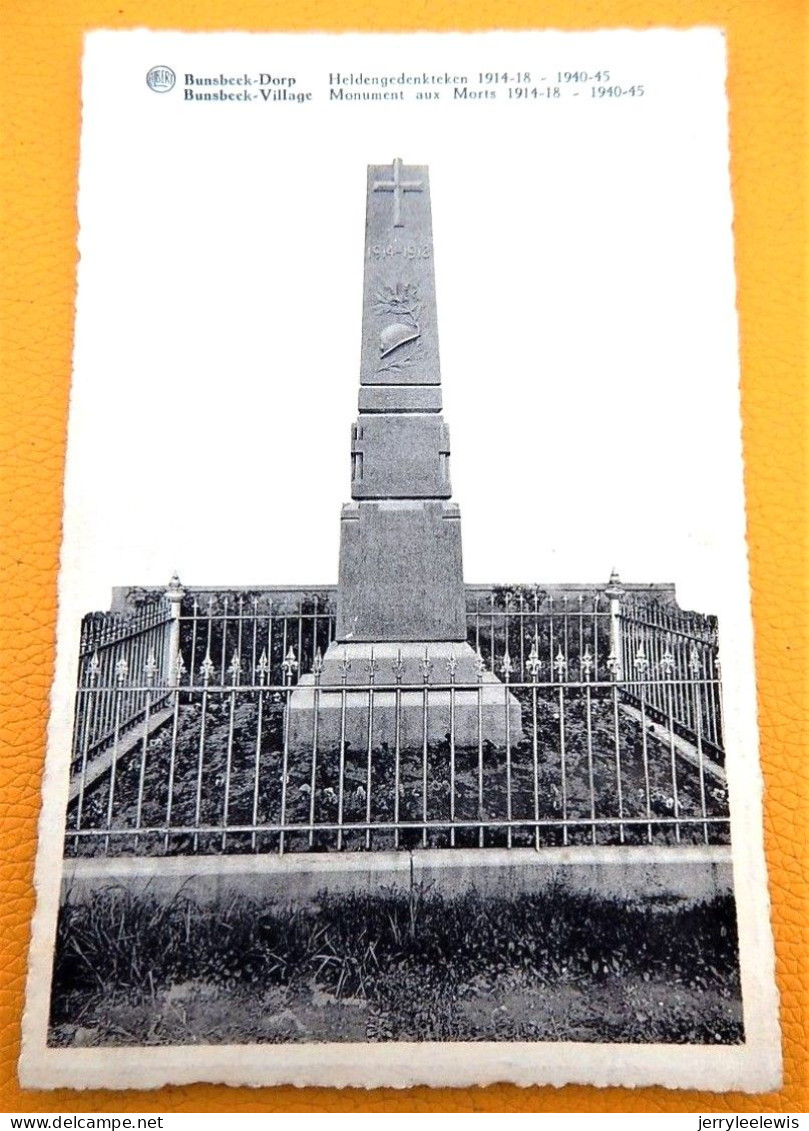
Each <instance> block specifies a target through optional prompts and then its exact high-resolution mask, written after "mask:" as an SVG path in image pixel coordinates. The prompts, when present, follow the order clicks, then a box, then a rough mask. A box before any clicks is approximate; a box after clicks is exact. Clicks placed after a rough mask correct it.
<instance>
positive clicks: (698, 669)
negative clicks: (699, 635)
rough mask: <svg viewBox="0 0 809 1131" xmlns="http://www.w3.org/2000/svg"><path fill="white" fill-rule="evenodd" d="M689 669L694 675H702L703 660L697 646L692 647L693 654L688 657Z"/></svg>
mask: <svg viewBox="0 0 809 1131" xmlns="http://www.w3.org/2000/svg"><path fill="white" fill-rule="evenodd" d="M688 667H689V670H690V671H691V674H692V675H694V676H700V675H702V660H701V659H700V656H699V652H698V651H697V646H696V644H692V645H691V654H690V655H689V657H688Z"/></svg>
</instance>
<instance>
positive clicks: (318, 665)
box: [312, 648, 323, 676]
mask: <svg viewBox="0 0 809 1131" xmlns="http://www.w3.org/2000/svg"><path fill="white" fill-rule="evenodd" d="M322 672H323V654H322V652H321V651H320V649H319V648H318V650H317V651H316V652H315V658H314V660H312V675H314V676H319V675H321V674H322Z"/></svg>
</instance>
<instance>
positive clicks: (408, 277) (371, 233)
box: [290, 158, 521, 745]
mask: <svg viewBox="0 0 809 1131" xmlns="http://www.w3.org/2000/svg"><path fill="white" fill-rule="evenodd" d="M449 454H450V446H449V430H448V428H447V425H446V424H445V422H444V418H443V416H442V415H441V370H440V364H439V352H438V327H437V320H436V301H435V275H434V269H433V234H432V220H431V213H430V183H429V177H428V170H427V167H426V166H424V165H407V166H405V165H403V164H402V162H401V160H399V159H398V158H397V159H396V160H395V161H394V162H393V165H392V166H391V165H387V166H380V165H371V166H370V167H369V169H368V188H367V212H366V225H365V283H364V292H363V316H362V357H361V365H360V393H359V416H358V418H357V422H356V424H354V425H353V427H352V434H351V499H352V501H351V502H350V503H346V504H345V505H344V506H343V513H342V522H341V529H340V572H339V585H338V595H337V632H336V639H335V641H334V643H332V644H331V645H330V647H329V649H328V651H327V653H326V655H325V657H324V658H323V667H322V671H321V672H320V673H318V675H317V680H318V682H319V685H320V687H322V688H335V687H338V686H340V685H341V684H342V685H347V686H349V687H351V686H355V687H356V685H358V684H361V685H363V686H367V685H368V684H369V681H372V682H373V683H374V684H375V685H377V686H380V685H381V686H383V687H384V686H386V687H388V688H390V687H391V686H393V685H396V686H401V687H402V688H404V689H406V688H407V687H408V685H409V686H411V687H412V686H413V685H414V684H418V685H420V688H421V686H422V685H424V684H425V683H428V684H433V685H438V686H439V687H440V686H443V687H444V689H445V691H444V692H443V693H442V692H441V691H439V690H436V691H435V692H432V693H431V695H430V701H429V711H428V732H429V733H428V737H429V738H430V739H433V740H442V739H444V738H445V736H446V734H447V732H448V731H449V729H450V727H449V699H450V696H449V691H448V690H446V688H447V685H448V684H450V683H453V684H455V685H459V690H458V691H456V692H455V693H454V696H453V699H454V703H453V710H454V726H455V735H456V742H457V743H458V744H459V745H462V744H469V745H472V744H476V743H477V742H478V740H479V737H480V735H481V734H482V737H483V738H484V739H487V740H489V741H492V742H502V741H504V738H505V736H506V733H507V731H508V733H509V737H510V738H511V740H512V741H519V738H520V737H521V726H520V707H519V704H518V703H517V701H516V699H514V697H513V695H511V694H510V693H509V692H508V690H507V689H506V688H505V687H504V686H503V685H502V684H501V683H500V682H499V680H497V678H496V677H495V676H494V675H493V674H492V673H486V672H481V671H480V663H479V661H478V657H476V655H475V653H474V652H473V650H472V648H471V647H470V646H469V644H467V642H466V638H467V629H466V604H465V596H464V583H463V567H462V561H461V516H460V511H459V508H458V505H457V503H453V502H451V501H450V500H451V495H452V491H451V487H450V476H449ZM369 677H370V680H369ZM314 685H315V677H311V676H308V677H302V679H301V682H300V684H299V685H298V688H297V689H296V691H295V692H294V694H293V696H292V702H291V706H290V726H291V731H290V735H291V737H292V738H294V740H295V741H296V742H298V741H307V740H308V737H309V736H310V735H311V732H312V723H311V721H309V722H308V723H307V722H306V719H305V715H306V714H307V713H308V714H309V715H312V713H313V709H314V690H313V689H314ZM464 685H465V687H466V690H461V688H462V687H464ZM470 685H476V689H474V690H473V689H472V688H470ZM339 698H340V697H339V696H337V695H331V696H330V695H329V694H328V693H327V691H325V690H322V691H321V692H320V693H319V695H318V703H319V712H322V713H321V714H320V715H319V728H320V733H321V735H322V736H323V737H324V738H326V735H327V734H328V735H329V736H330V737H332V738H333V730H334V726H335V725H336V719H335V711H337V710H338V703H337V701H336V700H338V699H339ZM388 698H389V700H390V702H389V703H386V697H385V694H384V692H383V691H380V692H379V693H377V694H376V695H375V705H374V722H373V729H374V732H375V740H376V739H378V740H379V741H388V742H392V735H393V728H394V725H395V720H394V719H393V718H392V717H390V716H391V714H392V710H393V702H394V692H390V694H389V696H388ZM398 699H399V704H400V712H401V713H400V720H399V730H400V739H401V741H402V742H403V743H405V744H406V743H407V742H408V741H409V740H411V739H412V740H413V741H417V742H421V741H422V740H423V722H424V719H423V696H422V693H421V690H419V691H418V692H416V691H412V692H409V693H408V692H407V691H406V690H403V691H402V692H401V693H400V694H399V696H398ZM340 709H341V710H342V708H340ZM368 713H369V712H368V697H367V694H366V695H363V694H361V693H359V692H355V693H353V694H351V695H349V697H348V705H347V717H346V721H345V724H346V725H345V729H346V733H347V735H348V736H349V737H348V739H347V740H348V741H351V742H352V743H356V742H357V741H360V742H366V741H367V727H368ZM507 714H508V727H507V726H506V715H507ZM388 730H389V731H390V733H387V731H388ZM410 732H412V734H411V733H410Z"/></svg>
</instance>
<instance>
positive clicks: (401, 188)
mask: <svg viewBox="0 0 809 1131" xmlns="http://www.w3.org/2000/svg"><path fill="white" fill-rule="evenodd" d="M423 187H424V185H423V183H422V182H421V181H403V180H402V159H401V157H395V158H394V160H393V180H392V181H374V192H392V193H393V226H394V228H403V227H404V221H403V220H402V193H403V192H421V190H422V188H423Z"/></svg>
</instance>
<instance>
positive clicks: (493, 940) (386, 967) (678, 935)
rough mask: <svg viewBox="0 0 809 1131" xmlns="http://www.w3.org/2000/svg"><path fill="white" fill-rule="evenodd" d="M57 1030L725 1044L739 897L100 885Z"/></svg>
mask: <svg viewBox="0 0 809 1131" xmlns="http://www.w3.org/2000/svg"><path fill="white" fill-rule="evenodd" d="M50 1040H51V1043H52V1044H54V1045H57V1046H64V1045H82V1044H90V1045H108V1044H123V1045H127V1044H144V1045H160V1044H189V1043H203V1044H217V1043H223V1042H226V1043H239V1042H250V1043H261V1042H279V1041H324V1040H335V1041H339V1040H355V1041H356V1040H359V1041H366V1040H370V1041H383V1040H391V1041H396V1040H420V1041H431V1040H432V1041H447V1040H456V1041H474V1040H529V1041H530V1040H577V1041H613V1042H650V1041H653V1042H667V1043H698V1044H699V1043H704V1044H715V1043H720V1044H732V1043H736V1042H739V1041H741V1040H743V1029H742V1021H741V1002H740V989H739V977H738V955H737V940H736V929H735V910H734V905H733V900H732V898H731V897H720V898H717V899H714V900H713V901H711V902H710V903H701V904H697V905H693V906H690V907H685V906H683V905H681V904H677V903H666V902H664V901H658V902H656V903H649V902H646V903H618V902H616V901H614V900H603V899H599V898H596V897H594V896H589V895H583V894H571V893H569V892H563V891H560V890H557V891H551V892H550V893H548V892H546V893H544V894H543V895H523V896H520V897H519V898H516V899H508V898H500V897H483V896H482V895H480V894H478V893H477V892H475V891H471V892H467V893H466V894H463V895H458V896H454V897H444V896H442V895H440V894H439V893H437V892H435V891H433V890H430V889H429V888H426V887H424V886H420V885H414V886H413V887H412V888H411V889H410V891H409V892H407V891H405V892H402V891H393V890H383V891H381V892H378V893H376V894H374V895H360V894H329V893H326V892H323V893H321V895H320V896H319V897H318V899H317V901H316V903H315V904H312V905H309V906H306V907H298V908H294V907H290V906H284V905H281V904H272V903H270V904H267V903H258V902H255V901H252V900H250V899H247V898H244V897H238V898H235V899H233V900H231V901H230V902H228V903H227V904H224V905H216V906H211V905H202V904H200V903H198V902H196V901H195V900H194V899H192V898H191V897H190V896H189V895H188V894H186V893H182V892H181V893H180V894H179V895H177V896H176V897H175V898H174V899H173V900H171V901H169V902H166V901H160V900H158V899H157V898H156V897H155V896H154V895H152V894H150V893H147V894H145V895H133V894H132V893H131V892H129V891H127V890H125V889H123V888H108V889H106V890H100V891H96V892H94V893H92V894H91V895H89V896H88V897H87V898H86V899H84V900H83V901H81V902H80V901H75V902H74V901H71V900H70V899H69V898H68V900H67V902H66V903H65V904H64V906H63V907H62V909H61V912H60V917H59V924H58V938H57V946H56V957H55V968H54V978H53V987H52V1002H51V1037H50Z"/></svg>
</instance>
